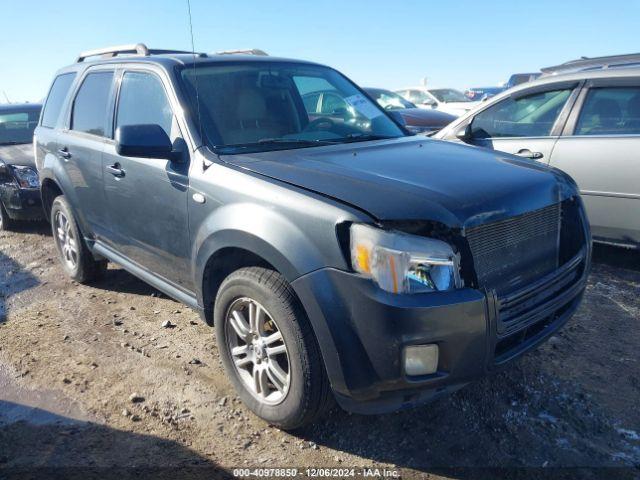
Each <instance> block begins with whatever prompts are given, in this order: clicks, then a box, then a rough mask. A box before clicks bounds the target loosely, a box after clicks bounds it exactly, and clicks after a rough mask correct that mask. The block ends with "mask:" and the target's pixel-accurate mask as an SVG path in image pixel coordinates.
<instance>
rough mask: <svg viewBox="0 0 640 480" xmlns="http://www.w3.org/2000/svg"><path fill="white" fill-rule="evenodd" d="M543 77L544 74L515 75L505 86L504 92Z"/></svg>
mask: <svg viewBox="0 0 640 480" xmlns="http://www.w3.org/2000/svg"><path fill="white" fill-rule="evenodd" d="M540 75H542V72H533V73H514V74H513V75H511V76H510V77H509V80H507V83H505V85H504V90H508V89H510V88H513V87H516V86H518V85H521V84H523V83H527V82H532V81H534V80H535V79H537V78H538V77H540Z"/></svg>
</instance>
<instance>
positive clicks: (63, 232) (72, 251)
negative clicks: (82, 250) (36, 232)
mask: <svg viewBox="0 0 640 480" xmlns="http://www.w3.org/2000/svg"><path fill="white" fill-rule="evenodd" d="M54 220H55V226H56V238H57V241H58V245H59V246H60V251H61V252H62V260H63V261H64V263H65V264H67V266H68V267H69V268H71V269H75V268H76V266H77V265H78V242H77V240H76V238H75V237H74V235H73V229H72V228H71V222H70V221H69V219H68V218H67V216H66V215H65V214H64V213H63V212H61V211H58V212H56V215H55V219H54Z"/></svg>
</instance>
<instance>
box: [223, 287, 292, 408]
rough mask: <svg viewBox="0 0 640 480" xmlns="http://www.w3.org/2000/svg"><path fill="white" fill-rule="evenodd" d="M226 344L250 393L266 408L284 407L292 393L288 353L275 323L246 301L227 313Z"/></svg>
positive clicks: (261, 307)
mask: <svg viewBox="0 0 640 480" xmlns="http://www.w3.org/2000/svg"><path fill="white" fill-rule="evenodd" d="M225 321H226V326H225V328H226V343H227V348H228V349H229V352H230V353H231V360H232V361H233V364H234V367H235V369H236V371H237V373H238V375H239V377H240V379H241V380H242V382H243V384H244V385H245V387H246V388H247V390H248V391H249V392H250V393H251V394H252V395H253V396H254V397H255V398H256V399H257V400H259V401H260V402H262V403H265V404H267V405H277V404H279V403H282V402H283V401H284V399H285V398H286V396H287V393H288V392H289V387H290V383H291V370H290V363H289V353H288V351H287V346H286V344H285V343H284V339H283V337H282V333H281V331H280V329H279V328H278V326H277V324H276V321H275V319H274V318H273V317H272V316H271V315H270V314H269V312H267V310H266V309H265V308H264V307H263V306H262V305H260V304H259V303H258V302H256V301H255V300H253V299H251V298H248V297H243V298H239V299H237V300H235V301H234V302H233V303H232V304H231V306H230V307H229V309H228V310H227V315H226V318H225Z"/></svg>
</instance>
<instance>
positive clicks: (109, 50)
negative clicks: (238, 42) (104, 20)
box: [76, 43, 205, 63]
mask: <svg viewBox="0 0 640 480" xmlns="http://www.w3.org/2000/svg"><path fill="white" fill-rule="evenodd" d="M165 53H193V52H190V51H186V50H162V49H149V48H147V46H146V45H145V44H144V43H136V44H131V45H117V46H114V47H106V48H97V49H95V50H87V51H86V52H82V53H81V54H80V55H79V56H78V58H77V60H76V63H80V62H84V61H85V60H86V59H87V58H89V57H97V56H98V55H100V56H102V57H103V58H111V57H116V56H118V55H123V54H124V55H127V54H128V55H139V56H143V57H148V56H149V55H162V54H165ZM196 55H198V56H199V57H202V56H204V55H205V54H203V53H197V54H196Z"/></svg>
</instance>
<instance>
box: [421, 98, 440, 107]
mask: <svg viewBox="0 0 640 480" xmlns="http://www.w3.org/2000/svg"><path fill="white" fill-rule="evenodd" d="M422 104H423V105H426V106H427V107H431V108H436V107H437V106H438V104H437V103H436V102H434V101H433V100H427V101H426V102H422Z"/></svg>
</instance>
